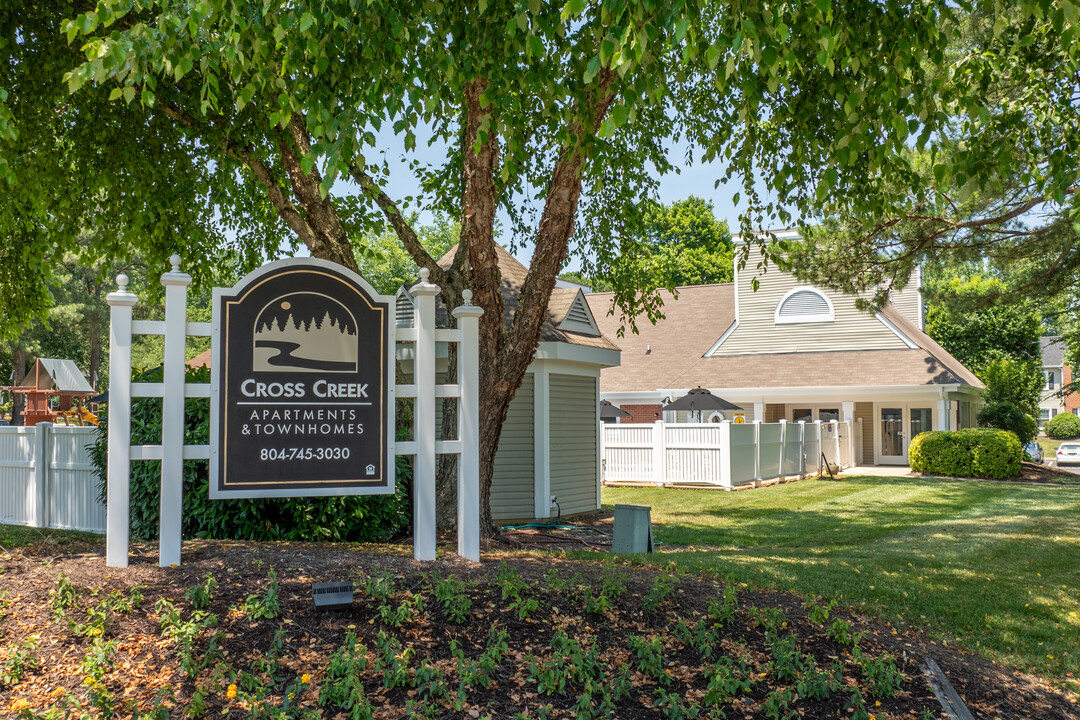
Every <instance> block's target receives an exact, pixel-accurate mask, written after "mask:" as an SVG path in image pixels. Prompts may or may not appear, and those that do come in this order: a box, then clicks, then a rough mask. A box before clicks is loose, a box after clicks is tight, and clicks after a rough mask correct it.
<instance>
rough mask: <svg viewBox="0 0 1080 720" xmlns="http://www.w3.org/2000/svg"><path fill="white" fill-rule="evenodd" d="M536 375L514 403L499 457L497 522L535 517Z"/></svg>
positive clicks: (494, 499)
mask: <svg viewBox="0 0 1080 720" xmlns="http://www.w3.org/2000/svg"><path fill="white" fill-rule="evenodd" d="M534 469H535V468H534V465H533V376H532V374H531V373H528V374H526V375H525V380H524V381H523V382H522V383H521V387H520V388H518V391H517V394H516V395H515V396H514V399H513V401H512V402H511V403H510V410H509V411H508V412H507V414H506V422H505V423H503V428H502V435H501V436H500V438H499V451H498V452H497V453H496V454H495V474H494V476H493V477H492V480H491V515H492V517H493V518H494V519H495V520H511V519H513V520H518V519H523V518H531V517H533V516H534V512H533V510H534V509H533V485H534V483H533V476H534Z"/></svg>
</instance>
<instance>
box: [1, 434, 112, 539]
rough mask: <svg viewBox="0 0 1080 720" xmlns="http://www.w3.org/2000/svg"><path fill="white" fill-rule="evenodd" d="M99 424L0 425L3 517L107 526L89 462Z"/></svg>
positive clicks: (67, 526)
mask: <svg viewBox="0 0 1080 720" xmlns="http://www.w3.org/2000/svg"><path fill="white" fill-rule="evenodd" d="M95 433H96V430H95V428H92V427H66V426H58V425H53V424H52V423H40V424H38V425H37V426H35V427H0V523H3V524H5V525H28V526H30V527H38V528H57V529H62V530H85V531H88V532H95V533H104V532H105V505H104V504H103V503H102V502H101V500H100V499H99V497H98V479H97V476H96V475H94V467H93V465H92V464H91V463H90V449H89V448H90V446H91V445H93V444H94V439H95V438H94V435H95Z"/></svg>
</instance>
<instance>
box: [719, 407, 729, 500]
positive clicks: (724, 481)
mask: <svg viewBox="0 0 1080 720" xmlns="http://www.w3.org/2000/svg"><path fill="white" fill-rule="evenodd" d="M731 463H732V458H731V421H730V420H724V421H723V422H722V423H720V484H721V485H723V486H724V487H726V488H727V489H728V490H730V489H731Z"/></svg>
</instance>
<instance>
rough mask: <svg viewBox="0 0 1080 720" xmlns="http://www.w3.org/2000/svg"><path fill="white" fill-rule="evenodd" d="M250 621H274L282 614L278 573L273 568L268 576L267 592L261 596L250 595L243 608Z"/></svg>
mask: <svg viewBox="0 0 1080 720" xmlns="http://www.w3.org/2000/svg"><path fill="white" fill-rule="evenodd" d="M241 609H242V610H243V611H244V614H245V615H247V616H248V620H251V621H252V622H255V621H256V620H263V619H266V620H273V619H274V618H276V617H277V616H278V615H280V614H281V600H280V598H279V597H278V581H277V573H276V572H274V570H273V568H271V570H270V572H269V573H268V574H267V576H266V592H264V593H263V594H262V595H261V596H260V595H248V596H247V599H246V600H244V604H243V605H242V606H241Z"/></svg>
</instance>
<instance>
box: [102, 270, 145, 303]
mask: <svg viewBox="0 0 1080 720" xmlns="http://www.w3.org/2000/svg"><path fill="white" fill-rule="evenodd" d="M129 282H130V280H129V279H128V276H127V275H125V274H124V273H120V274H119V275H117V276H116V285H117V290H116V291H115V292H111V293H109V294H108V295H106V296H105V302H107V303H108V304H109V306H110V307H134V306H135V305H137V304H138V302H139V298H138V297H137V296H136V295H135V293H132V292H128V289H127V286H128V283H129Z"/></svg>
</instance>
